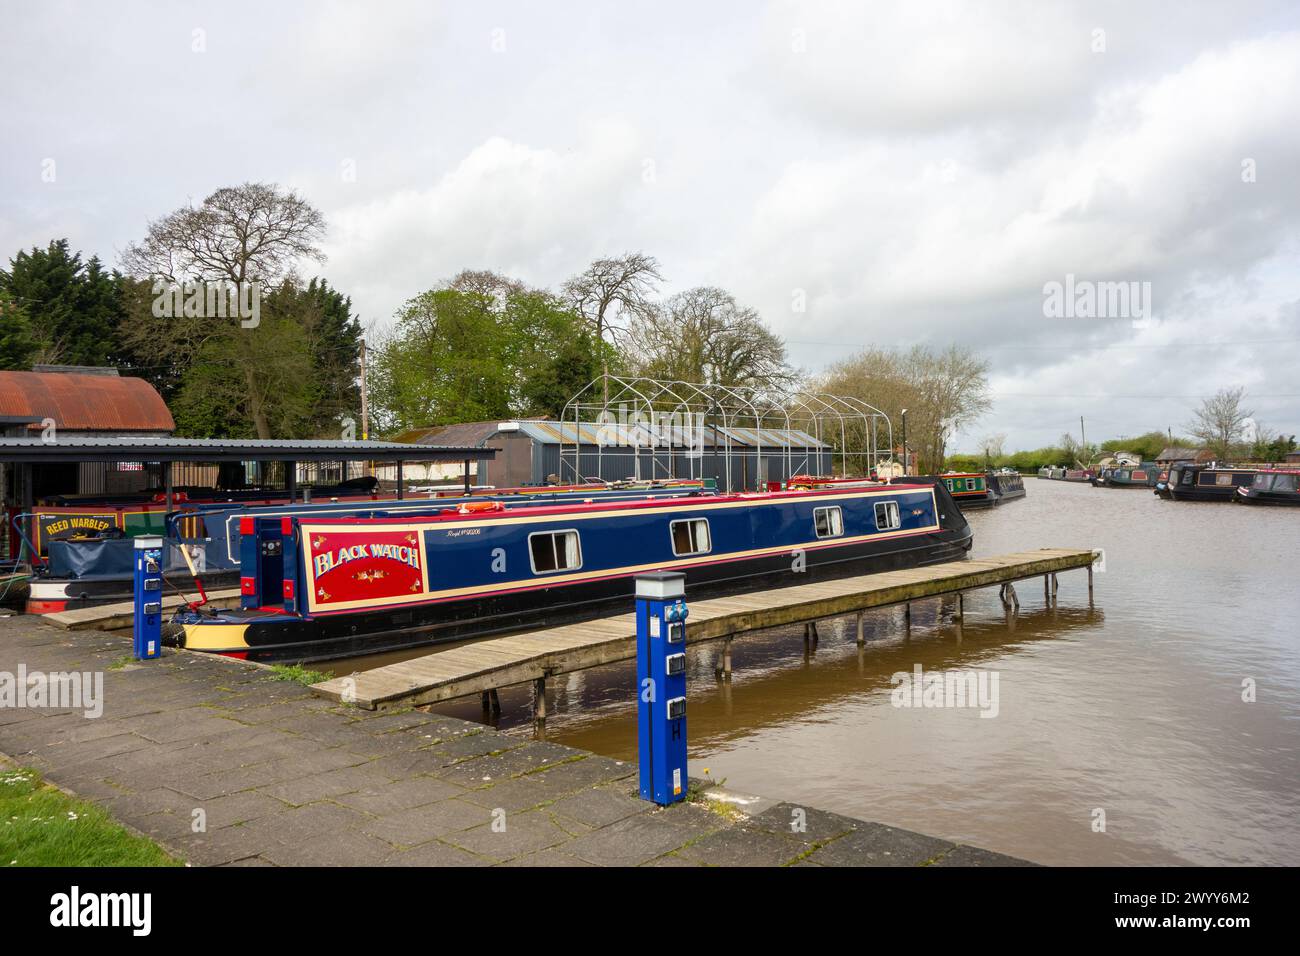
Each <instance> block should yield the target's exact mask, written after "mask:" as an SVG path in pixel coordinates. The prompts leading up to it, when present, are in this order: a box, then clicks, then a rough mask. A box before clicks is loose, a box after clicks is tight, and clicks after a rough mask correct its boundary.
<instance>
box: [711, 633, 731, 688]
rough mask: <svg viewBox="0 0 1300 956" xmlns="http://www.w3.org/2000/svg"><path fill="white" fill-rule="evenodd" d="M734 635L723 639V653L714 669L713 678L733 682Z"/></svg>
mask: <svg viewBox="0 0 1300 956" xmlns="http://www.w3.org/2000/svg"><path fill="white" fill-rule="evenodd" d="M733 638H734V635H732V634H728V635H727V636H726V637H724V638H723V639H722V653H721V654H720V655H719V657H718V663H717V665H716V666H715V667H714V668H713V676H714V677H716V678H717V679H718V680H731V642H732V639H733Z"/></svg>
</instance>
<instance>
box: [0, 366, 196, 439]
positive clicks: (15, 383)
mask: <svg viewBox="0 0 1300 956" xmlns="http://www.w3.org/2000/svg"><path fill="white" fill-rule="evenodd" d="M0 416H12V417H13V418H24V419H29V420H32V421H34V422H35V423H36V424H34V425H33V426H31V427H33V428H35V429H37V430H39V429H40V427H41V426H40V422H41V421H42V420H43V419H46V418H52V419H53V420H54V425H55V427H56V428H58V429H61V430H65V431H78V432H113V433H120V432H171V431H174V430H175V428H176V422H175V421H173V420H172V413H171V412H170V411H168V410H167V403H166V402H164V401H163V400H162V396H161V395H159V394H158V392H157V391H156V390H155V389H154V387H153V386H152V385H150V384H149V383H148V382H146V381H145V380H144V379H142V378H124V377H118V376H116V375H87V374H77V373H70V372H66V373H65V372H0Z"/></svg>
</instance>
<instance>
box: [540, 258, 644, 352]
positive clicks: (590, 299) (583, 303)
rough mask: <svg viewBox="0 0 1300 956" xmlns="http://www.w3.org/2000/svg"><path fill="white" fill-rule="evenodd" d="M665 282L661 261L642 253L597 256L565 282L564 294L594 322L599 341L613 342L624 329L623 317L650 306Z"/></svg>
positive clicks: (593, 326) (572, 304)
mask: <svg viewBox="0 0 1300 956" xmlns="http://www.w3.org/2000/svg"><path fill="white" fill-rule="evenodd" d="M661 281H663V276H662V275H661V274H660V273H659V262H658V260H656V259H655V257H654V256H648V255H646V254H645V253H642V252H628V253H624V254H623V255H621V256H617V257H615V258H611V259H597V260H596V261H595V262H593V263H592V264H591V265H589V266H588V267H587V268H586V270H585V271H583V272H581V273H580V274H578V275H576V276H574V277H573V278H572V279H570V280H569V281H568V282H566V283H565V284H564V290H563V292H564V297H565V298H566V299H567V300H568V302H569V304H570V305H571V306H572V307H573V309H574V310H575V311H576V312H578V314H579V315H581V316H583V318H585V319H586V320H587V321H588V322H590V323H591V327H592V330H593V332H594V333H595V337H596V340H597V341H601V340H603V339H604V338H605V335H606V333H608V334H609V337H610V339H611V341H613V340H616V339H617V338H618V337H619V336H620V335H622V334H623V333H624V331H625V325H624V321H625V320H624V316H625V315H626V317H627V318H629V319H630V318H631V317H633V316H636V315H638V314H644V313H645V312H646V311H648V310H649V309H650V308H651V299H650V296H651V295H652V294H653V293H654V291H655V289H656V283H658V282H661Z"/></svg>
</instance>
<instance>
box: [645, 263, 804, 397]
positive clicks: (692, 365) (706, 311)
mask: <svg viewBox="0 0 1300 956" xmlns="http://www.w3.org/2000/svg"><path fill="white" fill-rule="evenodd" d="M629 333H630V334H629V340H630V346H631V352H632V355H633V358H634V361H635V362H636V363H637V365H638V366H639V371H640V373H641V374H642V375H648V376H650V377H653V378H670V379H677V380H678V381H683V382H700V383H708V384H711V385H747V386H752V387H755V388H765V387H767V386H771V385H788V384H790V383H791V382H793V381H794V376H795V373H794V371H793V370H792V369H791V368H790V366H789V364H788V363H787V362H786V355H785V343H784V342H782V341H781V338H780V337H779V336H778V335H776V333H774V332H773V331H772V330H771V329H769V328H768V327H767V326H766V325H764V324H763V320H762V318H760V317H759V314H758V313H757V312H756V311H755V310H753V309H750V308H745V307H742V306H740V305H738V304H737V303H736V300H735V299H734V298H733V297H732V296H731V295H730V294H729V293H728V292H725V291H724V290H722V289H716V288H710V287H705V286H701V287H698V288H694V289H688V290H687V291H685V292H680V293H678V294H677V295H675V296H673V297H672V298H670V299H669V300H668V301H667V302H665V303H663V305H662V306H660V307H658V308H654V309H647V310H644V311H642V312H641V313H640V314H638V315H637V316H636V317H635V318H634V319H633V320H632V322H631V326H630V328H629Z"/></svg>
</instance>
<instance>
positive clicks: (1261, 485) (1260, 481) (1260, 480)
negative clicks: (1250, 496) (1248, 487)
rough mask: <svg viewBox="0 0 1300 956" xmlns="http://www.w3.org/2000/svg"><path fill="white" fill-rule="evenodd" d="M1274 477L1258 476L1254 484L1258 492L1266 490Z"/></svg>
mask: <svg viewBox="0 0 1300 956" xmlns="http://www.w3.org/2000/svg"><path fill="white" fill-rule="evenodd" d="M1272 477H1273V476H1272V475H1263V474H1260V475H1256V476H1255V482H1254V486H1255V489H1256V490H1257V491H1264V490H1266V489H1267V488H1268V485H1269V479H1270V478H1272Z"/></svg>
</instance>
